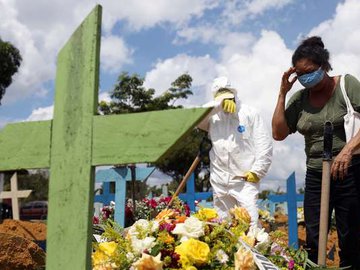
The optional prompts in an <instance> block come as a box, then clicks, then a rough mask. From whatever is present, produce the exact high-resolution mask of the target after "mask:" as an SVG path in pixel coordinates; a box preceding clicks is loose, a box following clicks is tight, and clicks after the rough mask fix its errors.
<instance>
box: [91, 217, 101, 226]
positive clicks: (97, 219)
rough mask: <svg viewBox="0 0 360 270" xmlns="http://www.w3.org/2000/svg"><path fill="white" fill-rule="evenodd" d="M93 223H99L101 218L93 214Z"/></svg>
mask: <svg viewBox="0 0 360 270" xmlns="http://www.w3.org/2000/svg"><path fill="white" fill-rule="evenodd" d="M92 223H93V224H99V218H98V217H95V216H93V218H92Z"/></svg>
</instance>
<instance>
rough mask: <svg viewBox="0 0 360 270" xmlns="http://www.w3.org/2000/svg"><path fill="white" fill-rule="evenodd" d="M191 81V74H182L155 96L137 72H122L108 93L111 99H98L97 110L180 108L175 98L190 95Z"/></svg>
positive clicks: (108, 112) (114, 112)
mask: <svg viewBox="0 0 360 270" xmlns="http://www.w3.org/2000/svg"><path fill="white" fill-rule="evenodd" d="M191 82H192V78H191V76H190V75H188V74H183V75H181V76H180V77H178V78H177V79H176V80H175V81H174V82H172V83H171V87H170V88H169V89H168V90H167V91H165V92H164V93H163V94H162V95H160V96H157V97H155V89H153V88H149V89H146V88H145V87H144V86H143V84H144V78H142V77H140V76H139V75H138V74H133V75H129V74H128V73H127V72H123V73H121V74H120V75H119V77H118V79H117V83H116V84H115V87H114V90H113V91H112V93H111V95H110V97H111V98H112V101H111V102H110V103H107V102H105V101H100V104H99V111H100V112H101V113H102V114H120V113H133V112H146V111H155V110H166V109H176V108H182V106H181V105H178V106H175V105H174V104H175V102H176V101H177V100H179V99H186V98H187V97H188V96H189V95H192V91H191V90H190V87H191Z"/></svg>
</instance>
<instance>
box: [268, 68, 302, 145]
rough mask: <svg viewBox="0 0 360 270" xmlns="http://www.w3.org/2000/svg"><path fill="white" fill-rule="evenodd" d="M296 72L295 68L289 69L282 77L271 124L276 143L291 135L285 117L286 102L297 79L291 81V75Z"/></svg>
mask: <svg viewBox="0 0 360 270" xmlns="http://www.w3.org/2000/svg"><path fill="white" fill-rule="evenodd" d="M294 72H295V68H289V69H288V70H287V71H286V72H284V74H283V76H282V80H281V87H280V93H279V97H278V101H277V104H276V107H275V111H274V114H273V118H272V122H271V125H272V136H273V138H274V140H276V141H282V140H284V139H285V138H286V137H287V136H288V135H289V134H290V128H289V126H288V124H287V121H286V117H285V100H286V94H287V93H288V92H289V91H290V89H291V87H292V86H293V84H294V83H295V81H296V79H297V77H296V76H295V77H294V78H292V80H291V81H289V77H290V75H291V74H293V73H294Z"/></svg>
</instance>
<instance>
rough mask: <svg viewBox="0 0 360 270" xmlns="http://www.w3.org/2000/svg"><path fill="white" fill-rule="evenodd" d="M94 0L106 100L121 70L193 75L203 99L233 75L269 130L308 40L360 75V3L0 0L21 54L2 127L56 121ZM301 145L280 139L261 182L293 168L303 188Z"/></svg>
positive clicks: (149, 75) (0, 19)
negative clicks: (77, 36)
mask: <svg viewBox="0 0 360 270" xmlns="http://www.w3.org/2000/svg"><path fill="white" fill-rule="evenodd" d="M96 3H99V4H101V5H102V6H103V30H102V33H103V34H102V35H103V37H102V48H101V64H100V65H101V74H100V99H105V100H109V95H108V91H111V89H112V87H113V85H114V83H115V82H116V78H117V76H118V75H119V74H120V72H121V71H128V72H130V73H138V74H140V75H141V76H143V77H145V85H146V86H147V87H153V88H155V89H157V94H161V92H163V91H165V90H166V89H167V88H168V87H169V86H170V83H171V82H172V81H173V80H175V79H176V77H177V76H179V75H180V74H182V73H184V72H189V74H190V75H191V76H192V77H193V79H194V81H193V92H194V95H193V96H192V97H191V98H189V99H188V100H185V101H181V102H179V103H182V104H183V105H184V106H186V107H191V106H200V105H201V104H204V103H206V102H207V101H209V100H210V99H211V94H210V90H209V86H210V84H211V81H212V79H213V78H214V77H217V76H220V75H226V76H228V77H229V78H230V80H231V82H232V83H233V85H234V86H235V87H236V88H238V90H239V98H240V99H242V100H243V101H244V103H248V104H250V105H253V106H254V107H256V108H257V109H259V110H260V111H261V114H262V116H263V118H264V120H265V121H266V123H267V126H268V128H269V131H270V121H271V115H272V111H273V109H274V107H275V102H276V97H277V94H278V89H279V83H280V78H281V74H282V73H283V72H284V71H285V70H286V69H287V68H288V67H289V66H290V59H291V54H292V51H293V50H294V49H295V48H296V46H297V45H298V44H299V42H300V40H301V39H302V38H303V37H306V36H309V35H320V36H321V37H322V38H323V41H324V43H325V46H326V47H327V48H328V50H329V51H330V54H331V62H332V64H333V67H334V70H333V71H332V72H331V73H332V74H341V73H344V72H348V73H352V74H353V75H355V76H357V77H358V78H359V77H360V49H359V48H360V46H359V45H358V44H360V16H358V15H359V14H360V0H344V1H335V0H316V1H314V0H301V1H300V0H246V1H245V0H229V1H220V0H153V1H141V0H121V1H110V0H104V1H89V0H79V1H71V0H61V1H60V0H52V1H44V0H33V1H24V0H22V1H21V0H17V1H16V0H0V36H1V38H2V39H3V40H6V41H10V42H12V43H13V44H14V45H15V46H17V47H18V48H19V49H20V52H21V54H22V55H23V59H24V61H23V63H22V66H21V69H20V71H19V73H18V74H17V75H16V76H15V78H14V82H13V84H12V85H11V86H10V87H9V88H8V89H7V93H6V94H5V98H4V99H3V101H2V105H1V106H0V128H2V127H4V126H5V125H6V124H7V123H10V122H16V121H32V120H45V119H51V117H52V105H53V97H54V78H55V70H56V54H57V52H58V51H59V50H60V48H61V47H62V46H63V44H64V43H65V42H66V40H67V39H68V38H69V36H70V35H71V33H72V32H73V31H74V29H75V28H76V27H77V25H78V24H79V23H80V22H81V21H82V20H83V19H84V18H85V17H86V15H87V14H88V13H89V12H90V11H91V9H92V8H93V7H94V5H95V4H96ZM299 88H300V86H299V85H298V84H295V87H294V89H295V90H296V89H299ZM295 90H292V92H291V93H293V92H294V91H295ZM303 149H304V144H303V138H302V137H301V136H299V135H293V136H290V137H289V138H287V139H286V141H284V142H280V143H278V142H276V143H274V161H273V165H272V168H271V170H270V172H269V174H268V176H267V177H266V178H265V179H264V181H262V187H263V188H269V187H270V188H275V189H276V188H277V186H284V180H285V179H286V177H287V176H288V175H290V173H291V172H292V171H295V172H296V175H297V180H298V185H299V186H302V185H303V177H304V171H305V156H304V153H303ZM284 160H286V163H285V162H283V161H284Z"/></svg>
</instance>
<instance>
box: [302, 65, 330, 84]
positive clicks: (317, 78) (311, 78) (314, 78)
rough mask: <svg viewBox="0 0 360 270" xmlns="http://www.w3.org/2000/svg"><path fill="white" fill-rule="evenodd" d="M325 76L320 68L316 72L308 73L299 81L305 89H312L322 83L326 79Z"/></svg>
mask: <svg viewBox="0 0 360 270" xmlns="http://www.w3.org/2000/svg"><path fill="white" fill-rule="evenodd" d="M324 75H325V71H324V70H323V69H321V67H320V68H319V69H318V70H315V71H314V72H311V73H306V74H303V75H301V76H299V77H298V80H299V82H300V83H301V84H302V85H303V86H304V87H305V88H311V87H314V86H315V85H317V84H318V83H319V82H321V80H322V79H323V78H324Z"/></svg>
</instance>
